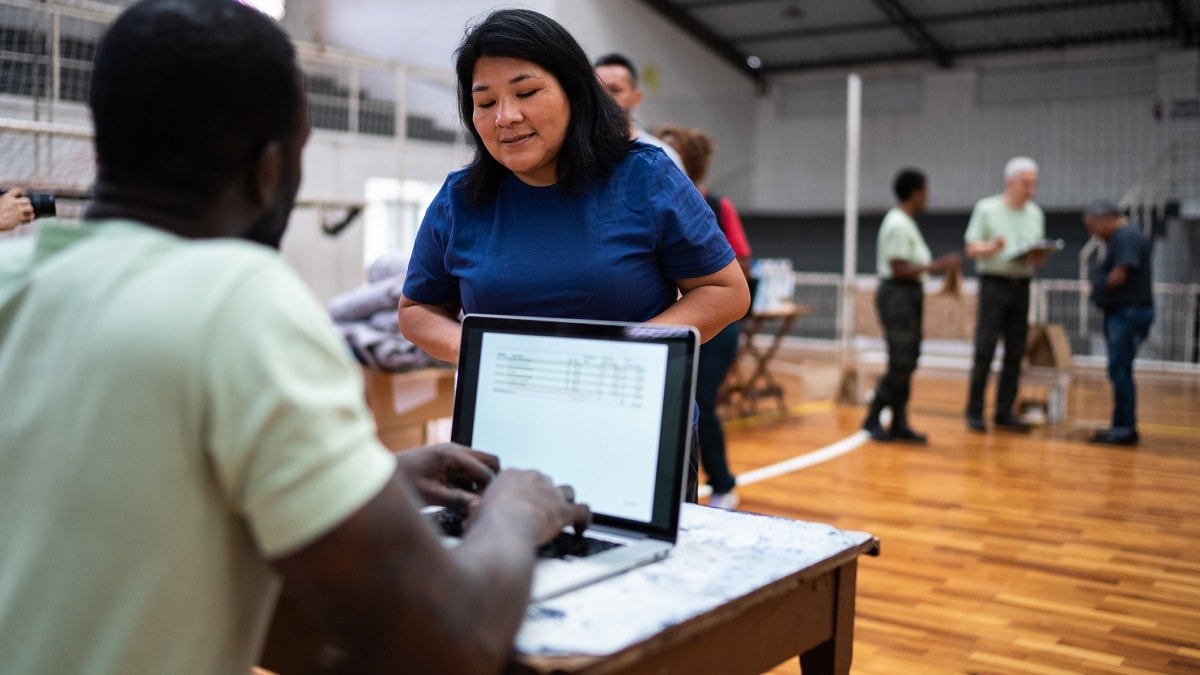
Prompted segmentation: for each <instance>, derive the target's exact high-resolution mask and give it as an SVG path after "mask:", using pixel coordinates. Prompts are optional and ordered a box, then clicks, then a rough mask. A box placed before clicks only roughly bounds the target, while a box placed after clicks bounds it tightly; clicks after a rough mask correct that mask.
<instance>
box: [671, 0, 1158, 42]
mask: <svg viewBox="0 0 1200 675" xmlns="http://www.w3.org/2000/svg"><path fill="white" fill-rule="evenodd" d="M727 1H728V0H727ZM1159 1H1160V2H1163V1H1166V2H1169V1H1170V0H1159ZM1145 2H1146V0H1060V1H1059V2H1043V3H1041V4H1038V5H1029V6H1026V7H1021V8H1020V9H1013V8H1012V7H989V8H983V9H973V10H969V11H963V12H947V13H944V14H929V15H927V16H925V17H923V18H922V19H921V23H922V24H924V25H925V26H938V25H944V24H953V23H970V22H975V21H991V20H993V19H1005V18H1010V17H1014V16H1020V17H1023V18H1027V17H1034V16H1038V15H1043V14H1049V13H1053V12H1064V11H1071V10H1079V9H1096V8H1097V7H1113V6H1119V5H1131V4H1137V5H1144V4H1145ZM694 6H695V5H689V7H694ZM890 28H895V23H893V22H892V21H863V22H859V23H843V24H831V25H825V26H817V27H814V28H792V29H787V30H779V31H769V32H765V33H743V34H742V35H734V36H731V38H732V39H733V41H734V42H736V43H737V44H746V43H748V42H778V41H784V40H794V39H798V38H806V37H831V36H835V35H848V34H851V33H860V32H863V31H871V30H884V29H890Z"/></svg>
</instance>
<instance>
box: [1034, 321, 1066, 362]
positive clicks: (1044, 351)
mask: <svg viewBox="0 0 1200 675" xmlns="http://www.w3.org/2000/svg"><path fill="white" fill-rule="evenodd" d="M1025 357H1026V358H1027V359H1028V360H1029V365H1031V366H1046V367H1049V368H1054V369H1056V370H1068V369H1070V368H1071V366H1072V364H1073V363H1074V359H1073V357H1072V355H1071V341H1070V340H1068V339H1067V331H1066V330H1065V329H1063V327H1062V326H1061V325H1060V324H1056V323H1055V324H1049V325H1041V324H1034V325H1032V326H1030V327H1029V337H1028V338H1027V340H1026V342H1025Z"/></svg>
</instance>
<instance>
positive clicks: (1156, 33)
mask: <svg viewBox="0 0 1200 675" xmlns="http://www.w3.org/2000/svg"><path fill="white" fill-rule="evenodd" d="M1198 27H1200V24H1196V23H1193V24H1192V25H1191V27H1190V28H1191V29H1192V30H1193V31H1195V29H1196V28H1198ZM1173 37H1174V35H1173V34H1172V33H1171V31H1170V29H1169V28H1167V27H1165V26H1164V27H1162V28H1152V29H1138V30H1123V29H1118V30H1111V31H1097V32H1093V33H1086V34H1080V35H1073V36H1070V37H1063V36H1051V37H1045V38H1037V39H1024V40H1022V39H1014V40H1004V41H1000V42H996V43H991V42H989V43H987V44H979V45H963V46H960V47H958V48H956V49H955V55H956V56H959V57H962V56H979V55H987V54H998V53H1003V52H1020V51H1035V50H1043V49H1054V50H1058V49H1062V48H1064V47H1072V46H1082V45H1093V44H1104V43H1114V42H1138V41H1146V40H1166V39H1171V38H1173ZM926 58H928V55H927V54H925V53H924V52H919V51H914V52H897V53H891V54H871V55H858V56H847V57H838V58H832V59H814V60H811V61H793V62H791V63H780V64H775V65H772V66H769V67H766V68H763V71H764V72H765V73H766V74H768V75H778V74H781V73H796V72H801V71H808V70H820V69H826V68H845V67H849V66H861V65H867V64H873V63H894V62H897V61H919V60H923V59H926Z"/></svg>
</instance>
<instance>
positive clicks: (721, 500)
mask: <svg viewBox="0 0 1200 675" xmlns="http://www.w3.org/2000/svg"><path fill="white" fill-rule="evenodd" d="M740 501H742V500H741V499H740V498H738V496H737V493H736V492H732V491H730V492H714V493H713V494H712V496H711V497H709V498H708V505H709V506H711V507H712V508H714V509H725V510H726V511H733V510H734V509H736V508H737V505H738V502H740Z"/></svg>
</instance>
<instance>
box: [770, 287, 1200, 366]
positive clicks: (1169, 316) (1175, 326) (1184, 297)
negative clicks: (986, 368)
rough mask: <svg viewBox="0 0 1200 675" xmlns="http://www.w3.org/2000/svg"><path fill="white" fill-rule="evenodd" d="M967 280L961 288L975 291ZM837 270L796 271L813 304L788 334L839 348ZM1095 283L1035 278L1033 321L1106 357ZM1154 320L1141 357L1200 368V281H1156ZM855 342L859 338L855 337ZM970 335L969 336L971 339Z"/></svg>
mask: <svg viewBox="0 0 1200 675" xmlns="http://www.w3.org/2000/svg"><path fill="white" fill-rule="evenodd" d="M873 281H874V277H873V276H869V275H860V276H859V277H857V283H856V289H857V290H856V292H863V291H866V290H869V289H870V288H871V287H872V282H873ZM974 288H975V284H974V283H973V280H972V279H968V280H966V281H965V282H964V284H963V291H964V292H966V293H972V292H974ZM842 289H843V286H842V277H841V275H839V274H819V273H806V272H797V273H796V290H795V295H794V300H795V302H797V303H800V304H805V305H809V306H811V307H812V308H813V312H812V313H811V314H809V315H807V316H803V317H800V318H799V319H798V320H797V321H796V322H795V324H794V325H793V326H792V330H791V333H790V336H791V337H792V338H795V339H803V340H805V341H817V342H821V343H827V344H826V346H827V347H828V348H830V349H837V348H839V347H838V345H840V344H842V343H843V340H842V339H841V338H842V337H843V336H841V335H839V334H838V327H839V326H840V325H841V324H840V323H839V320H840V312H841V311H842V308H844V307H845V306H846V304H847V302H853V300H852V299H850V298H844V292H843V290H842ZM1090 292H1091V286H1090V284H1089V282H1088V281H1087V280H1076V279H1035V280H1034V281H1033V284H1032V285H1031V288H1030V294H1031V295H1030V321H1031V322H1034V323H1045V324H1059V325H1062V326H1063V328H1064V330H1065V331H1066V333H1067V336H1068V339H1069V340H1070V341H1071V349H1072V353H1073V354H1074V355H1076V356H1080V357H1085V358H1087V357H1095V358H1097V359H1098V358H1102V357H1104V356H1105V349H1106V348H1105V345H1104V326H1103V314H1102V313H1101V312H1100V310H1099V309H1097V308H1096V307H1094V306H1093V305H1091V304H1090V300H1089V294H1090ZM1154 304H1155V321H1154V325H1153V326H1152V327H1151V329H1150V335H1149V337H1148V338H1147V340H1146V343H1145V344H1144V345H1143V346H1142V348H1141V350H1140V351H1139V353H1138V358H1139V359H1140V360H1141V361H1143V362H1146V363H1149V364H1156V365H1158V366H1161V367H1163V368H1167V369H1173V370H1180V369H1181V370H1185V371H1188V372H1197V373H1200V284H1168V283H1156V284H1154ZM851 337H852V338H853V339H851V340H850V341H849V342H850V343H851V344H853V343H855V342H859V341H861V340H859V338H860V337H862V336H858V335H854V336H851ZM968 340H969V338H968Z"/></svg>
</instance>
